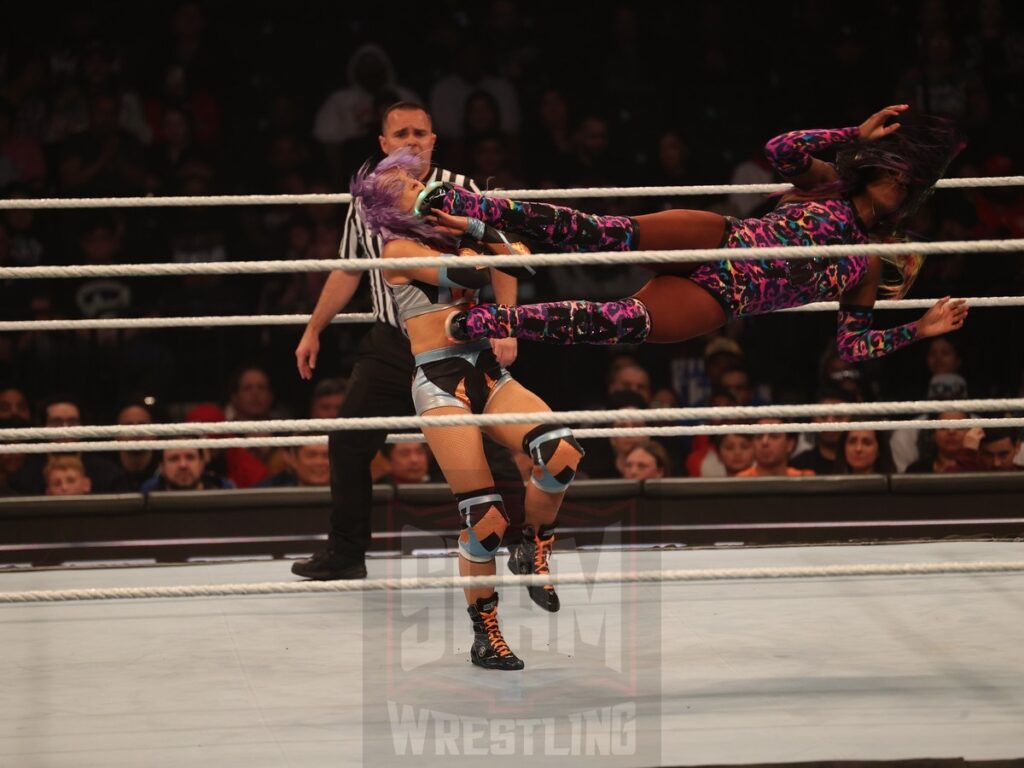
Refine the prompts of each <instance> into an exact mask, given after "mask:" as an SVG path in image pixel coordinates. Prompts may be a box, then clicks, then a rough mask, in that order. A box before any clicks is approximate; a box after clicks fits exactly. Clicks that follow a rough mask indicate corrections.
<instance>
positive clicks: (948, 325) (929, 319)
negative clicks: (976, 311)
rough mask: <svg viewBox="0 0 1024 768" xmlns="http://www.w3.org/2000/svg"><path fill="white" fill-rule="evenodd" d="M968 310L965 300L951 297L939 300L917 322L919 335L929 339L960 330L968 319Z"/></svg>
mask: <svg viewBox="0 0 1024 768" xmlns="http://www.w3.org/2000/svg"><path fill="white" fill-rule="evenodd" d="M967 310H968V307H967V301H966V300H965V299H951V298H949V296H946V297H944V298H941V299H939V300H938V301H937V302H935V303H934V304H933V305H932V308H931V309H929V310H928V311H927V312H925V314H924V317H922V318H921V319H920V320H919V321H918V322H917V332H918V335H919V336H920V337H921V338H927V337H929V336H941V335H942V334H944V333H949V332H950V331H957V330H960V328H962V327H963V325H964V321H965V320H966V319H967Z"/></svg>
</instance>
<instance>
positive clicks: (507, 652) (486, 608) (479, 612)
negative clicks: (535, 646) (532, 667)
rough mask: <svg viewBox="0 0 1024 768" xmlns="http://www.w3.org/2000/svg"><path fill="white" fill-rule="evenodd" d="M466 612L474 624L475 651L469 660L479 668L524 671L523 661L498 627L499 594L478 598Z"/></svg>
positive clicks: (471, 652)
mask: <svg viewBox="0 0 1024 768" xmlns="http://www.w3.org/2000/svg"><path fill="white" fill-rule="evenodd" d="M466 610H467V611H468V612H469V618H470V619H471V620H472V622H473V634H474V635H475V636H476V637H475V638H474V640H473V650H472V651H470V654H469V658H470V660H471V661H472V662H473V663H474V664H476V665H477V666H478V667H483V668H484V669H500V670H502V671H505V672H510V671H514V670H517V669H522V668H523V667H524V666H525V664H523V660H522V659H520V658H519V657H518V656H516V655H515V654H514V653H512V649H511V648H509V647H508V643H506V642H505V638H504V637H502V636H501V627H499V626H498V593H497V592H495V593H494V594H493V595H491V596H490V597H480V598H477V601H476V604H475V605H471V606H469V607H468V608H466Z"/></svg>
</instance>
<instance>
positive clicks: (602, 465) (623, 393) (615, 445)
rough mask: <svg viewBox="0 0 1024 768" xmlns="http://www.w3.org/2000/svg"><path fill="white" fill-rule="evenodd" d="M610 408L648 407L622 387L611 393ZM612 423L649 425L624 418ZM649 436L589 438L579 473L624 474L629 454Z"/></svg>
mask: <svg viewBox="0 0 1024 768" xmlns="http://www.w3.org/2000/svg"><path fill="white" fill-rule="evenodd" d="M608 408H609V410H619V409H622V408H637V409H646V408H647V401H646V400H645V399H644V398H643V397H642V396H641V395H639V394H638V393H637V392H635V391H633V390H631V389H622V390H619V391H617V392H613V393H612V394H611V395H609V396H608ZM611 426H613V427H621V428H630V427H644V426H647V424H646V422H642V421H634V420H621V421H614V422H612V424H611ZM646 439H647V438H645V437H640V436H619V437H609V438H608V439H607V440H586V441H585V442H584V443H583V447H584V449H585V450H586V454H585V455H584V457H583V460H582V461H581V462H580V470H579V471H580V473H581V474H580V476H581V477H590V478H610V477H624V476H625V473H626V466H625V459H626V454H627V453H629V452H630V451H631V450H633V448H635V447H636V446H637V445H639V444H640V443H642V442H644V441H645V440H646Z"/></svg>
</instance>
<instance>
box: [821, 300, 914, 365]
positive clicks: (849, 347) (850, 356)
mask: <svg viewBox="0 0 1024 768" xmlns="http://www.w3.org/2000/svg"><path fill="white" fill-rule="evenodd" d="M873 317H874V312H872V311H871V310H870V309H864V308H861V307H858V308H846V309H840V310H839V329H838V331H837V332H836V341H837V342H838V344H839V356H840V357H841V358H843V360H845V361H846V362H848V363H859V362H861V361H863V360H870V359H871V358H874V357H883V356H885V355H888V354H889V353H891V352H895V351H896V350H897V349H903V347H905V346H907V345H908V344H912V343H913V342H914V341H916V340H917V323H916V322H914V323H907V324H906V325H897V326H896V327H895V328H886V329H885V330H884V331H876V330H873V329H872V328H871V320H872V318H873Z"/></svg>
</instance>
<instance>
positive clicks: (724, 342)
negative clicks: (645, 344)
mask: <svg viewBox="0 0 1024 768" xmlns="http://www.w3.org/2000/svg"><path fill="white" fill-rule="evenodd" d="M743 364H744V356H743V349H742V348H741V347H740V345H739V344H738V343H736V342H735V341H733V340H732V339H729V338H726V337H725V336H719V337H717V338H714V339H711V341H709V342H708V343H707V345H706V346H705V347H704V353H703V355H702V356H701V357H678V358H675V359H674V360H672V363H671V371H672V388H673V389H674V390H675V391H676V393H677V394H678V395H679V402H680V403H681V404H682V405H685V406H701V405H706V404H707V403H708V401H709V399H710V397H711V392H712V390H713V389H714V388H715V382H720V379H721V375H722V373H723V372H724V371H725V370H727V369H729V368H734V367H736V366H742V365H743Z"/></svg>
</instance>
